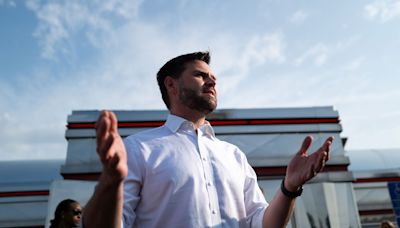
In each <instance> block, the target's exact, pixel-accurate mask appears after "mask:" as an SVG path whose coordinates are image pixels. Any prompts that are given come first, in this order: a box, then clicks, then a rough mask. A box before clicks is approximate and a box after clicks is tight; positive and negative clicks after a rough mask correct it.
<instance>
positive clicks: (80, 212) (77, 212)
mask: <svg viewBox="0 0 400 228" xmlns="http://www.w3.org/2000/svg"><path fill="white" fill-rule="evenodd" d="M72 215H74V216H77V215H82V211H81V210H72Z"/></svg>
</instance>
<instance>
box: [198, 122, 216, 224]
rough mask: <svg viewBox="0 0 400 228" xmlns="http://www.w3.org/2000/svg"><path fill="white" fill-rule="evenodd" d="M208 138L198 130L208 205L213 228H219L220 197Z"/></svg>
mask: <svg viewBox="0 0 400 228" xmlns="http://www.w3.org/2000/svg"><path fill="white" fill-rule="evenodd" d="M205 137H207V136H206V135H204V134H203V132H202V131H201V130H198V134H197V145H198V151H199V155H200V159H201V161H202V167H203V173H204V180H205V182H204V183H205V185H206V186H205V188H206V190H207V193H208V203H209V211H210V217H211V222H212V226H213V227H219V226H220V225H221V215H220V210H219V203H218V195H217V189H216V185H215V179H214V172H213V169H212V162H211V159H212V157H211V156H210V151H209V150H208V149H207V147H206V146H205V143H206V142H205V140H204V138H205Z"/></svg>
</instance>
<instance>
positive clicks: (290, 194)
mask: <svg viewBox="0 0 400 228" xmlns="http://www.w3.org/2000/svg"><path fill="white" fill-rule="evenodd" d="M281 191H282V193H283V195H285V196H287V197H288V198H291V199H294V198H296V197H298V196H301V193H302V192H303V186H300V188H299V189H298V190H297V191H295V192H291V191H289V190H287V189H286V187H285V178H283V180H282V184H281Z"/></svg>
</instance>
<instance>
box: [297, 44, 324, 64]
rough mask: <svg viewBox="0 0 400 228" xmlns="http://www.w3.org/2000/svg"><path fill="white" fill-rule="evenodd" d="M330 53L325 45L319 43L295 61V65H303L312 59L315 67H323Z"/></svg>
mask: <svg viewBox="0 0 400 228" xmlns="http://www.w3.org/2000/svg"><path fill="white" fill-rule="evenodd" d="M329 52H330V50H329V48H328V47H327V46H326V45H325V44H323V43H318V44H316V45H314V46H313V47H311V48H310V49H308V50H307V51H306V52H305V53H304V54H302V55H301V56H300V57H298V58H297V59H296V60H295V64H296V65H302V64H303V63H304V61H306V60H309V59H311V61H312V62H313V63H314V65H316V66H321V65H323V64H324V63H325V61H326V60H327V58H328V55H329Z"/></svg>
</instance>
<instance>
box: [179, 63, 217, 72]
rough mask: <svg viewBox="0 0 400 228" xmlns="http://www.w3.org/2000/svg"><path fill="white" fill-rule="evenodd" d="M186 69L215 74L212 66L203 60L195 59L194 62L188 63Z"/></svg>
mask: <svg viewBox="0 0 400 228" xmlns="http://www.w3.org/2000/svg"><path fill="white" fill-rule="evenodd" d="M186 69H187V70H191V71H200V72H205V73H211V74H214V73H213V71H212V70H211V68H210V66H209V65H208V64H207V63H206V62H204V61H201V60H194V61H192V62H189V63H187V64H186Z"/></svg>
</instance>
